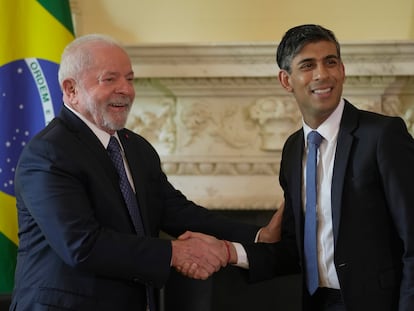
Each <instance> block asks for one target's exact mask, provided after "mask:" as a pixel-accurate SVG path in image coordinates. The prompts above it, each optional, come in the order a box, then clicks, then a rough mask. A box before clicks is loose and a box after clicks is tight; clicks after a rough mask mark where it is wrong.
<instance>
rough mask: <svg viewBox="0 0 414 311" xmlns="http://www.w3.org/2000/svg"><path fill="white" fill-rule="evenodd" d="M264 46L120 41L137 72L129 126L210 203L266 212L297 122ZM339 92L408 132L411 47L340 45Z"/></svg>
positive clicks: (413, 105)
mask: <svg viewBox="0 0 414 311" xmlns="http://www.w3.org/2000/svg"><path fill="white" fill-rule="evenodd" d="M275 49H276V45H273V44H220V45H145V46H135V47H127V51H128V52H129V53H130V55H131V57H132V60H133V67H134V71H135V73H136V76H137V77H136V80H135V88H136V92H137V97H136V103H135V105H134V107H133V110H132V112H131V117H130V119H129V120H128V127H129V128H131V129H132V130H134V131H136V132H138V133H140V134H141V135H143V136H144V137H146V138H147V139H148V140H149V141H150V142H151V143H152V144H153V145H154V146H155V148H156V149H157V151H158V152H159V154H160V156H161V159H162V163H163V168H164V171H165V172H166V173H167V175H168V177H169V179H170V180H171V182H172V183H173V184H174V185H175V186H176V187H177V188H178V189H180V190H182V192H183V193H184V194H186V195H187V196H188V197H189V198H190V199H192V200H194V201H196V202H197V203H199V204H202V205H204V206H207V207H209V208H219V209H223V208H225V209H274V208H276V207H277V206H279V204H280V202H281V200H282V193H281V190H280V187H279V185H278V173H279V165H280V155H281V149H282V146H283V144H284V141H285V140H286V138H287V137H288V135H290V133H292V132H293V131H295V130H296V129H298V128H300V126H301V116H300V113H299V111H298V109H297V106H296V102H295V100H294V98H293V97H292V96H291V95H290V94H288V93H286V92H285V91H284V90H283V89H282V88H281V87H280V85H279V83H278V81H277V76H276V74H277V70H278V69H277V67H276V65H275V64H274V60H273V59H274V52H275ZM342 53H343V59H344V62H345V68H346V71H347V80H346V82H345V86H344V96H345V97H346V98H347V99H349V100H350V101H351V102H352V103H353V104H355V105H357V106H358V107H360V108H363V109H367V110H371V111H376V112H379V113H384V114H389V115H399V116H401V117H403V118H404V120H405V121H406V123H407V126H408V128H409V130H410V131H411V133H412V134H414V43H413V42H387V43H348V44H344V45H342Z"/></svg>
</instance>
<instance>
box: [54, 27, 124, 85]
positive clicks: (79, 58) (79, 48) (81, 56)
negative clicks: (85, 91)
mask: <svg viewBox="0 0 414 311" xmlns="http://www.w3.org/2000/svg"><path fill="white" fill-rule="evenodd" d="M94 43H100V44H104V45H112V46H118V47H121V46H120V44H119V43H118V42H117V41H116V40H115V39H113V38H112V37H109V36H106V35H102V34H88V35H84V36H81V37H78V38H76V39H75V40H73V41H72V42H71V43H69V44H68V45H67V46H66V47H65V49H64V50H63V53H62V56H61V61H60V66H59V72H58V78H59V84H60V85H62V83H63V80H65V79H67V78H73V79H79V78H80V75H81V74H82V72H84V71H85V70H87V69H88V67H89V66H90V64H91V61H92V57H93V55H92V54H91V52H90V49H88V48H85V46H88V45H89V44H94Z"/></svg>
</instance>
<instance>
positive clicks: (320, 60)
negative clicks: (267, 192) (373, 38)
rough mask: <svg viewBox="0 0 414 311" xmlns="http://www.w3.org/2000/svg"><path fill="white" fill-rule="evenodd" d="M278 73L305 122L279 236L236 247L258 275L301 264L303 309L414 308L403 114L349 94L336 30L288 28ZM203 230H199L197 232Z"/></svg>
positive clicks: (283, 173)
mask: <svg viewBox="0 0 414 311" xmlns="http://www.w3.org/2000/svg"><path fill="white" fill-rule="evenodd" d="M277 63H278V65H279V68H280V72H279V81H280V83H281V85H282V86H283V88H285V89H286V90H287V91H288V92H290V93H292V94H293V96H294V97H295V99H296V101H297V103H298V107H299V109H300V111H301V113H302V117H303V127H302V128H301V129H299V130H298V131H297V132H295V133H293V134H292V135H291V136H290V137H289V138H288V139H287V141H286V143H285V145H284V147H283V153H282V160H281V166H280V175H279V179H280V184H281V186H282V188H283V190H284V196H285V208H284V213H283V221H282V239H281V240H280V241H279V242H277V243H274V244H244V245H243V246H244V251H245V252H246V253H247V260H245V262H244V263H243V262H241V260H240V258H239V254H240V249H237V251H236V249H234V248H231V260H230V262H231V263H236V262H237V264H238V265H240V266H242V267H245V268H248V269H249V276H250V280H251V281H259V280H264V279H269V278H273V277H274V276H276V275H281V274H286V273H295V272H298V271H302V272H303V309H304V310H311V311H344V310H347V311H366V310H375V311H390V310H399V311H412V310H414V191H413V190H412V178H413V176H414V140H413V138H412V137H411V135H410V134H409V133H408V131H407V128H406V125H405V124H404V121H403V120H402V119H401V118H399V117H390V116H384V115H380V114H376V113H372V112H368V111H362V110H359V109H357V108H356V107H355V106H353V105H352V104H351V103H349V102H348V101H347V100H346V99H344V98H343V97H342V89H343V84H344V81H345V68H344V64H343V63H342V59H341V53H340V46H339V43H338V41H337V39H336V38H335V35H334V34H333V32H332V31H330V30H328V29H326V28H324V27H321V26H319V25H301V26H297V27H294V28H292V29H290V30H289V31H288V32H287V33H286V34H285V36H284V37H283V39H282V41H281V42H280V44H279V47H278V50H277ZM198 237H200V236H198Z"/></svg>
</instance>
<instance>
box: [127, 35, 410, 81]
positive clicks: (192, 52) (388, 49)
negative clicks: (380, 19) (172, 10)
mask: <svg viewBox="0 0 414 311" xmlns="http://www.w3.org/2000/svg"><path fill="white" fill-rule="evenodd" d="M276 48H277V44H276V43H245V44H242V43H228V44H146V45H140V46H126V49H127V51H128V53H129V55H130V56H131V58H132V61H133V64H134V71H135V73H136V76H137V77H138V78H140V77H144V78H145V77H150V78H166V77H205V78H206V77H274V76H276V75H277V69H278V68H277V65H276V64H275V52H276ZM342 57H343V60H344V63H345V66H346V68H347V74H348V76H371V75H394V76H404V75H412V73H413V72H414V67H413V66H414V42H413V41H389V42H345V43H343V44H342Z"/></svg>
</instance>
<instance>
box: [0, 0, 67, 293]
mask: <svg viewBox="0 0 414 311" xmlns="http://www.w3.org/2000/svg"><path fill="white" fill-rule="evenodd" d="M0 8H1V10H0V45H1V46H0V118H1V119H0V146H1V147H0V294H2V293H10V292H11V291H12V289H13V279H14V270H15V266H16V256H17V245H18V237H17V231H18V229H17V210H16V200H15V194H14V185H13V181H14V171H15V168H16V165H17V161H18V158H19V156H20V153H21V151H22V149H23V148H24V146H25V145H26V144H27V142H28V141H29V140H30V139H31V138H32V137H33V136H34V135H35V134H36V133H37V132H39V131H40V130H41V129H42V128H44V127H45V125H46V124H47V123H48V122H49V121H50V120H51V119H52V118H53V117H54V116H55V113H56V112H57V111H59V109H60V107H61V105H62V93H61V91H60V87H59V84H58V79H57V72H58V67H59V61H60V55H61V53H62V51H63V49H64V47H65V46H66V44H68V43H69V42H70V41H72V40H73V39H74V31H73V26H72V18H71V13H70V5H69V0H0Z"/></svg>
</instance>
